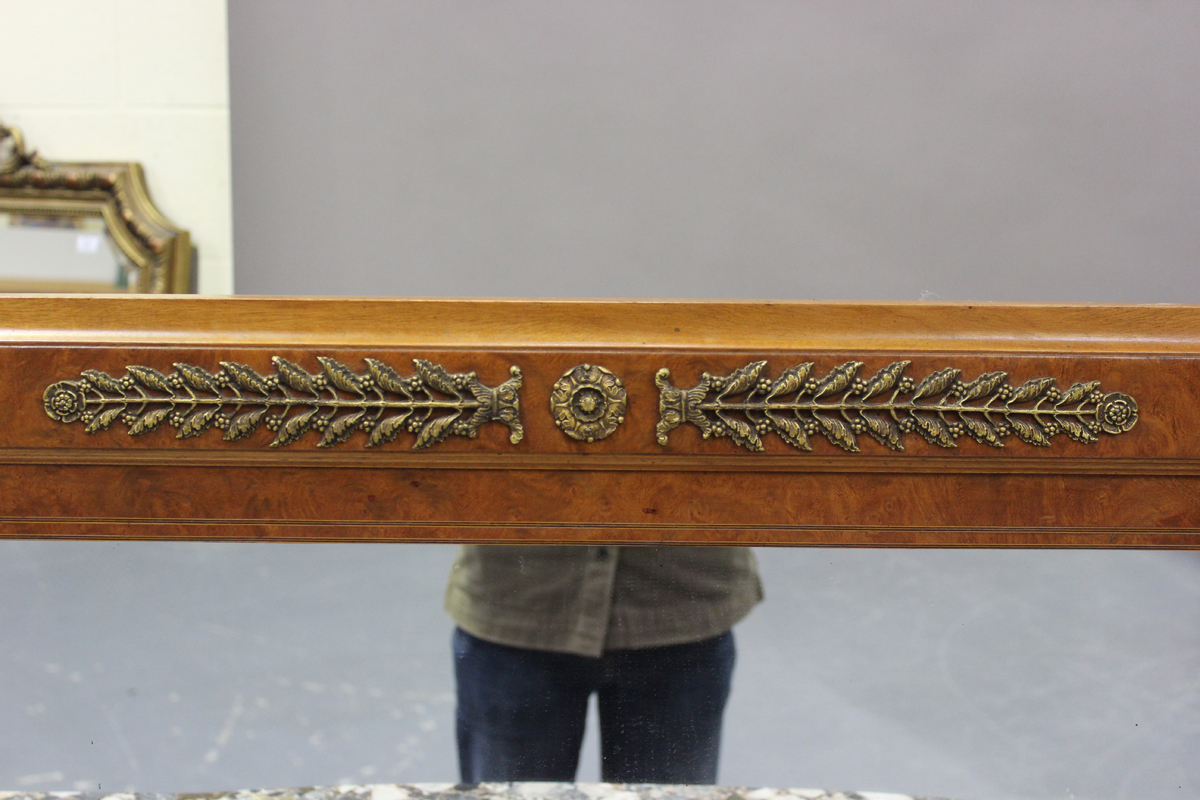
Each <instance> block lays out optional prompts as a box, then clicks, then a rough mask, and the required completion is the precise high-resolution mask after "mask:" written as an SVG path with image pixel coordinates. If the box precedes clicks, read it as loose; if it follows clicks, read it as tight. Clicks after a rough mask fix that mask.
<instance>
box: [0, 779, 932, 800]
mask: <svg viewBox="0 0 1200 800" xmlns="http://www.w3.org/2000/svg"><path fill="white" fill-rule="evenodd" d="M59 798H70V800H934V798H920V797H913V796H910V795H906V794H888V793H883V792H840V791H826V790H822V789H748V788H744V787H736V786H667V785H661V784H631V783H480V784H475V785H465V784H457V785H456V784H453V783H415V784H404V785H401V784H377V785H373V786H324V787H314V788H303V789H253V790H250V789H246V790H238V791H232V792H213V793H203V794H150V793H143V792H138V793H131V792H126V793H119V792H112V793H109V792H0V800H57V799H59Z"/></svg>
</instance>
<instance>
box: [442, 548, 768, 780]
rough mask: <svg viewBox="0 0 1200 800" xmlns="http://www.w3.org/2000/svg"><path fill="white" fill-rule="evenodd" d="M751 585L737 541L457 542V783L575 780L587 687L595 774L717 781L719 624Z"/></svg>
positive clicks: (750, 597) (728, 637) (727, 620)
mask: <svg viewBox="0 0 1200 800" xmlns="http://www.w3.org/2000/svg"><path fill="white" fill-rule="evenodd" d="M761 599H762V585H761V583H760V581H759V577H758V571H757V568H756V566H755V562H754V555H753V553H752V552H751V551H750V550H749V549H746V548H737V547H582V546H580V547H560V546H553V547H551V546H518V545H468V546H465V547H463V548H462V550H461V552H460V553H459V557H458V559H457V561H456V562H455V564H454V568H453V570H452V571H451V575H450V583H449V586H448V587H447V589H446V610H447V611H449V612H450V615H451V616H452V617H453V618H454V621H455V622H456V623H457V624H458V628H457V630H456V631H455V634H454V665H455V677H456V681H457V685H458V712H457V726H458V728H457V734H458V756H459V768H460V771H461V773H462V780H463V782H464V783H478V782H480V781H572V780H574V779H575V771H576V767H577V765H578V761H579V749H580V745H581V744H582V741H583V733H584V723H585V718H586V715H587V706H588V698H589V696H590V695H591V694H592V693H593V692H595V693H596V694H597V696H598V704H599V708H600V746H601V759H600V763H601V777H602V780H604V781H611V782H617V783H715V782H716V775H717V756H718V748H719V743H720V735H721V718H722V714H723V713H724V710H725V701H726V699H727V698H728V696H729V685H730V679H731V677H732V673H733V664H734V644H733V633H732V631H731V630H730V629H731V628H732V627H733V625H734V623H736V622H737V621H738V620H740V619H742V618H743V617H744V616H746V614H748V613H749V612H750V609H751V608H753V607H754V605H755V604H756V603H758V602H759V601H760V600H761Z"/></svg>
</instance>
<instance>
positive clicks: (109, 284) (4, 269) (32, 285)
mask: <svg viewBox="0 0 1200 800" xmlns="http://www.w3.org/2000/svg"><path fill="white" fill-rule="evenodd" d="M136 285H137V267H136V265H134V264H133V262H131V261H130V260H129V258H128V257H127V256H126V255H125V254H124V253H122V252H121V250H120V248H119V247H117V245H116V243H115V242H114V241H113V240H112V237H111V236H110V235H109V233H108V230H107V228H106V226H105V224H104V219H103V218H102V217H100V216H99V215H97V216H52V215H34V214H20V213H6V212H4V211H0V292H100V293H110V292H125V291H129V288H130V287H131V286H136Z"/></svg>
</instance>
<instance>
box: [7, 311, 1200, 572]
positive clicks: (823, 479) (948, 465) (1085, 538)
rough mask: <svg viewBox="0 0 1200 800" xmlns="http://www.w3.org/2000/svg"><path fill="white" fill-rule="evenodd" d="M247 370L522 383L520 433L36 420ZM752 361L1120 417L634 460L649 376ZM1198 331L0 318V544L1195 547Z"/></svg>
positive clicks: (177, 315) (956, 320) (599, 317)
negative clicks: (951, 381) (54, 394)
mask: <svg viewBox="0 0 1200 800" xmlns="http://www.w3.org/2000/svg"><path fill="white" fill-rule="evenodd" d="M272 356H280V357H283V358H286V359H289V360H290V361H293V362H295V363H297V364H299V365H300V366H301V367H303V368H304V369H306V370H308V371H310V372H313V373H316V372H319V371H320V364H319V362H318V361H317V357H318V356H326V357H330V358H335V359H337V360H338V361H340V362H342V363H344V364H346V365H347V366H348V367H350V368H351V369H353V370H356V371H359V372H363V371H364V370H365V362H364V359H366V358H373V359H378V360H380V361H383V362H386V363H387V364H390V365H391V366H393V367H394V368H395V369H396V370H397V371H398V372H399V373H400V374H402V375H406V376H407V375H411V374H412V373H413V371H414V370H413V366H412V364H413V359H414V358H420V359H427V360H429V361H431V362H433V363H436V364H439V365H441V366H444V367H445V368H446V369H447V370H449V371H451V372H463V373H466V372H475V373H476V374H477V375H478V377H479V380H480V381H482V382H483V383H484V384H486V385H487V386H492V387H494V386H498V385H500V384H501V383H503V382H504V381H505V380H506V379H508V377H509V368H510V367H511V366H518V367H519V368H520V369H521V371H522V374H523V375H522V378H523V386H522V388H521V390H520V402H521V421H522V423H523V426H524V438H523V439H522V440H521V441H520V442H519V443H517V444H512V443H510V441H509V438H508V437H509V430H508V428H506V427H505V426H504V425H501V424H499V423H496V422H490V423H486V424H484V425H483V426H482V427H481V428H480V429H479V433H478V436H477V437H476V438H467V437H465V436H450V437H449V438H448V439H446V440H445V441H443V442H441V443H439V444H436V445H434V446H433V447H430V448H428V449H424V450H419V451H414V450H413V449H412V444H413V441H414V437H413V436H412V435H410V434H407V433H406V434H402V435H401V436H399V437H398V438H397V439H396V440H395V441H393V442H391V443H389V444H386V445H384V446H382V447H377V448H367V447H366V446H365V444H366V441H367V435H366V434H365V433H364V432H362V431H356V432H354V433H353V434H351V436H350V438H349V439H348V440H347V441H346V442H344V443H342V444H338V445H336V446H334V447H330V448H319V447H317V442H318V440H319V438H320V436H319V434H317V433H315V432H310V433H308V434H306V435H304V436H303V437H301V438H300V439H299V440H297V441H296V442H294V443H293V444H290V445H288V446H287V447H283V448H271V447H269V444H270V442H271V441H272V439H273V437H274V436H275V434H274V433H273V432H271V431H269V430H267V428H266V427H265V426H264V427H262V428H260V429H258V430H257V431H255V432H254V433H253V434H251V435H249V436H247V437H246V438H244V439H241V440H239V441H236V442H225V441H223V440H222V431H220V430H218V429H212V430H208V431H206V432H204V433H202V434H200V435H198V436H196V437H194V438H186V439H178V438H176V436H175V433H176V431H175V429H174V428H172V427H169V426H167V425H163V426H161V427H160V428H159V429H157V430H154V431H152V432H150V433H147V434H145V435H143V436H137V437H132V436H129V435H127V433H126V426H125V425H123V424H115V425H114V426H113V427H112V428H111V429H109V430H107V431H101V432H97V433H95V434H88V433H85V432H84V427H83V425H82V424H81V423H79V422H75V423H72V424H61V423H59V422H56V421H54V420H52V419H50V417H49V416H47V414H46V412H45V410H44V409H43V393H44V391H45V390H46V387H47V386H50V385H51V384H53V383H55V382H57V381H62V380H77V379H78V378H79V376H80V374H81V373H82V372H83V371H84V370H87V369H97V370H102V371H104V372H107V373H110V374H112V375H113V376H117V377H120V376H122V375H124V374H125V368H126V367H127V366H128V365H134V364H136V365H145V366H149V367H153V368H154V369H156V370H160V371H162V372H164V373H169V372H171V371H172V370H173V367H172V365H173V364H175V363H176V362H182V363H187V364H193V365H197V366H201V367H204V368H206V369H208V370H210V371H217V370H219V369H220V366H219V362H221V361H235V362H238V363H243V364H246V365H248V366H250V367H252V368H253V369H255V370H257V371H259V372H260V373H262V374H271V373H272V369H273V368H272V365H271V358H272ZM759 360H765V361H766V362H767V363H768V366H767V368H766V371H765V373H764V374H765V375H767V376H769V377H771V378H775V377H778V376H779V374H780V372H781V371H782V370H783V369H785V368H788V367H792V366H795V365H796V364H798V363H801V362H807V361H811V362H813V363H814V374H820V375H824V374H826V373H828V372H829V371H830V370H831V369H833V368H834V367H836V366H837V365H839V364H842V363H845V362H847V361H861V362H863V367H862V369H861V373H860V374H862V375H865V376H869V375H871V374H872V373H873V372H874V371H876V370H878V369H880V368H882V367H884V366H886V365H887V364H889V363H892V362H894V361H897V360H910V361H911V362H912V363H911V365H910V366H909V367H908V368H907V370H906V372H905V374H906V375H909V376H911V377H913V378H915V379H918V380H919V379H920V378H922V377H924V376H926V375H929V374H931V373H933V372H935V371H937V370H939V369H943V368H945V367H955V368H957V369H960V370H962V380H964V381H968V380H971V379H973V378H975V377H976V376H979V375H981V374H984V373H987V372H992V371H1003V372H1005V373H1007V374H1008V376H1009V377H1008V382H1009V383H1011V384H1014V385H1015V384H1019V383H1021V382H1023V381H1025V380H1027V379H1030V378H1035V377H1050V378H1054V379H1055V380H1056V382H1057V385H1058V387H1060V388H1062V389H1065V388H1066V387H1067V386H1069V385H1070V384H1072V383H1075V382H1080V381H1093V380H1094V381H1099V382H1100V386H1101V391H1103V392H1123V393H1125V394H1128V395H1130V396H1132V397H1133V398H1134V399H1135V400H1136V401H1137V403H1138V421H1137V424H1136V425H1135V426H1134V427H1133V428H1132V429H1131V430H1129V431H1127V432H1124V433H1120V434H1118V435H1107V434H1105V435H1101V436H1100V437H1099V441H1097V442H1095V443H1092V444H1084V443H1079V442H1074V441H1071V440H1070V439H1069V438H1068V437H1067V436H1065V435H1061V434H1060V435H1058V436H1055V437H1053V439H1052V444H1051V446H1049V447H1035V446H1032V445H1029V444H1026V443H1024V442H1021V441H1019V440H1018V439H1017V438H1014V437H1010V438H1008V439H1006V440H1005V446H1004V447H1003V448H994V447H989V446H987V445H984V444H980V443H978V442H976V441H973V440H972V439H971V438H970V437H966V436H964V437H960V438H958V439H957V440H956V445H957V446H956V447H953V448H943V447H939V446H936V445H933V444H930V443H928V442H926V441H925V440H924V439H922V438H921V437H920V436H919V435H917V434H916V433H909V434H907V435H906V436H905V437H904V450H903V451H892V450H889V449H887V448H885V447H883V446H882V445H880V444H878V443H877V442H875V441H873V440H871V439H870V438H869V437H867V436H860V437H859V446H860V448H861V452H857V453H851V452H846V451H844V450H842V449H840V448H838V447H836V446H834V445H833V444H831V443H830V442H828V441H826V439H825V438H823V437H821V436H814V437H812V440H811V443H812V450H811V451H803V450H798V449H796V448H794V447H791V446H789V445H788V444H786V443H785V442H784V441H783V440H782V439H780V438H779V437H778V436H774V435H770V434H768V435H766V436H765V437H764V444H765V451H764V452H761V453H756V452H749V451H747V450H746V449H744V448H741V447H738V446H737V445H736V444H735V443H734V442H733V441H732V440H731V439H729V438H710V439H704V438H702V437H701V435H700V430H699V429H698V428H697V427H696V426H694V425H691V424H684V425H681V426H680V427H678V428H675V429H674V430H672V431H670V433H669V436H668V442H667V444H666V446H662V445H660V444H658V443H657V442H656V439H655V425H656V423H657V422H658V421H659V417H660V409H659V389H658V387H657V386H656V385H655V382H654V376H655V373H656V372H657V371H658V370H659V369H661V368H664V367H665V368H668V369H669V370H670V372H671V381H672V383H673V384H674V385H675V386H677V387H680V388H684V389H686V388H690V387H692V386H694V385H696V383H697V382H698V381H699V379H700V376H701V374H702V373H705V372H708V373H711V374H713V375H726V374H729V373H730V372H732V371H733V370H736V369H738V368H740V367H743V366H745V365H746V364H747V363H750V362H752V361H759ZM583 363H592V364H600V365H603V366H604V367H606V368H608V369H609V370H611V371H612V372H614V373H615V374H616V375H617V376H618V377H620V378H621V379H622V381H623V382H624V385H625V387H626V389H627V393H628V398H629V404H628V409H627V412H626V414H625V419H624V422H623V423H622V424H621V425H620V426H619V427H618V428H617V430H616V432H615V433H613V434H612V435H611V436H609V437H608V438H605V439H602V440H599V441H596V442H592V443H587V442H581V441H575V440H573V439H569V438H568V437H566V436H565V435H564V434H563V433H562V432H561V431H560V430H558V429H557V428H556V427H555V426H554V424H553V419H552V416H551V413H550V407H549V402H550V401H549V398H550V393H551V389H552V387H553V385H554V383H555V381H557V380H558V379H559V378H560V377H561V376H562V375H563V373H564V372H566V371H567V370H569V369H571V368H573V367H575V366H577V365H579V364H583ZM1197 397H1200V309H1198V308H1195V307H1185V306H1126V307H1121V306H1033V305H986V304H985V305H955V304H900V305H895V304H837V303H700V302H675V303H672V302H649V301H629V302H615V301H612V302H603V301H455V300H413V301H383V300H358V299H346V300H305V299H267V298H179V297H165V298H129V297H119V298H117V297H109V298H100V297H93V298H78V297H69V298H68V297H20V298H18V297H0V414H2V415H3V416H2V419H3V425H0V536H5V537H23V538H41V537H54V538H93V537H98V538H147V539H196V540H211V539H269V540H341V541H383V540H389V541H460V542H461V541H475V542H482V541H492V542H501V541H538V542H589V543H600V542H610V543H620V542H623V543H636V542H645V543H662V542H675V543H713V544H716V543H737V544H797V545H846V546H896V545H917V546H954V547H968V546H986V547H998V546H1025V547H1029V546H1037V547H1189V548H1195V547H1200V502H1197V501H1198V500H1200V496H1198V495H1200V414H1198V413H1197V405H1198V403H1197V400H1196V398H1197Z"/></svg>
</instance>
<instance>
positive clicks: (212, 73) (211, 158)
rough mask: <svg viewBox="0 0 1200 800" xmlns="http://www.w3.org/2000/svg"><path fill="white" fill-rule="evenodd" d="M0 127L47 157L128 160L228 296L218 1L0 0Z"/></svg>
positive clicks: (223, 42) (224, 57)
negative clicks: (14, 129)
mask: <svg viewBox="0 0 1200 800" xmlns="http://www.w3.org/2000/svg"><path fill="white" fill-rule="evenodd" d="M0 119H2V120H4V121H5V122H6V123H8V124H12V125H17V126H19V127H21V128H22V129H23V130H24V132H25V139H26V143H27V144H28V145H29V146H30V147H32V148H35V149H36V150H38V152H40V153H41V154H42V155H43V156H45V157H46V158H48V159H50V160H58V161H140V162H141V163H142V164H143V166H145V168H146V179H147V181H148V183H149V185H150V193H151V196H152V197H153V198H154V201H155V203H156V204H157V205H158V207H159V208H160V209H162V211H163V213H165V214H166V215H167V217H168V218H169V219H171V221H172V222H174V223H175V224H176V225H179V226H180V227H182V228H186V229H187V230H189V231H190V232H191V234H192V241H193V243H195V245H196V247H197V248H198V250H199V255H200V270H199V282H198V283H199V289H200V291H201V292H202V293H205V294H228V293H231V292H232V291H233V222H232V213H231V193H230V175H229V172H230V166H229V165H230V150H229V59H228V47H227V34H226V14H225V0H37V2H29V1H28V0H0Z"/></svg>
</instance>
